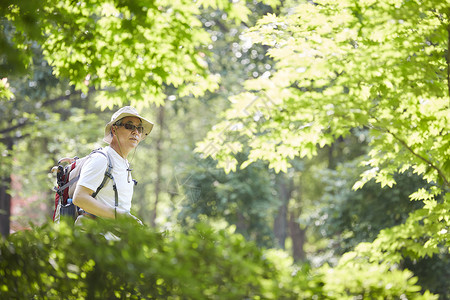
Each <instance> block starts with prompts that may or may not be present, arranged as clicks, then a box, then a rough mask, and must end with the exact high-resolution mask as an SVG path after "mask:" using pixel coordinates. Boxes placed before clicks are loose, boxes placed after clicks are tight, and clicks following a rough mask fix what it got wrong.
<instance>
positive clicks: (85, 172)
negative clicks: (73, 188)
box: [78, 146, 134, 212]
mask: <svg viewBox="0 0 450 300" xmlns="http://www.w3.org/2000/svg"><path fill="white" fill-rule="evenodd" d="M104 151H106V152H107V153H108V154H109V157H110V159H111V163H112V166H113V167H112V176H113V177H114V181H115V182H116V186H117V192H118V195H119V205H118V207H120V208H122V209H125V210H126V211H128V212H129V211H130V209H131V199H132V197H133V188H134V182H133V178H131V174H130V177H129V178H128V171H127V169H128V161H127V160H126V159H124V158H122V157H121V156H120V155H119V154H118V153H117V152H116V151H115V150H114V149H113V148H111V147H109V146H107V147H105V148H104ZM107 165H108V159H107V158H106V157H105V156H104V155H103V154H101V153H93V154H91V157H90V158H89V159H88V160H87V161H86V162H85V163H84V165H83V168H82V169H81V172H80V179H79V180H78V184H79V185H82V186H84V187H87V188H88V189H90V190H93V191H94V192H95V191H96V190H97V188H98V187H99V185H100V184H101V183H102V181H103V178H104V177H105V171H106V168H107ZM95 198H96V199H97V200H98V201H101V202H103V203H104V204H106V205H109V206H111V207H114V206H115V194H114V190H113V182H112V180H111V179H108V181H107V182H106V184H105V186H104V187H103V188H102V189H101V190H100V192H99V193H98V194H97V196H96V197H95Z"/></svg>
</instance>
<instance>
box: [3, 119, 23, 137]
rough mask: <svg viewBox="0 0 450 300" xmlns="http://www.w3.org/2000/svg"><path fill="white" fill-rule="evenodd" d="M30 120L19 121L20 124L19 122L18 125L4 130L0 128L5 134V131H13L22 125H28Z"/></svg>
mask: <svg viewBox="0 0 450 300" xmlns="http://www.w3.org/2000/svg"><path fill="white" fill-rule="evenodd" d="M29 121H30V120H29V119H25V121H23V122H19V124H17V125H14V126H11V127H9V128H6V129H3V130H0V134H5V133H8V132H11V131H13V130H16V129H19V128H20V127H23V126H25V125H27V124H28V123H29Z"/></svg>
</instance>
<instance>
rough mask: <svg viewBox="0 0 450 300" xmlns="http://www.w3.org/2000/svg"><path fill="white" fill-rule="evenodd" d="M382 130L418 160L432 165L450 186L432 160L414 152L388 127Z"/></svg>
mask: <svg viewBox="0 0 450 300" xmlns="http://www.w3.org/2000/svg"><path fill="white" fill-rule="evenodd" d="M384 131H385V132H386V133H389V134H390V135H392V136H393V137H394V138H395V139H396V140H397V141H399V142H400V144H402V145H403V147H405V148H406V149H407V150H408V151H409V152H411V154H412V155H414V156H415V157H417V158H419V159H420V160H423V161H424V162H426V163H427V164H428V165H429V166H430V167H432V168H433V169H435V170H436V171H437V172H438V174H439V176H440V177H441V178H442V180H444V182H445V185H447V186H450V184H449V181H448V179H447V177H445V174H444V172H442V170H441V169H439V168H438V167H437V166H436V165H435V164H433V162H431V161H430V160H429V159H426V158H425V157H423V156H422V155H420V154H418V153H416V152H414V150H413V149H412V148H411V147H410V146H408V144H407V143H406V142H405V141H404V140H402V139H401V138H399V137H398V136H397V135H396V134H395V133H393V132H391V131H390V130H389V129H384Z"/></svg>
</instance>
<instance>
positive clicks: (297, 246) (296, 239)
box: [289, 211, 306, 261]
mask: <svg viewBox="0 0 450 300" xmlns="http://www.w3.org/2000/svg"><path fill="white" fill-rule="evenodd" d="M298 215H299V214H298V212H294V211H291V212H290V213H289V233H290V236H291V239H292V257H293V258H294V260H295V261H298V260H305V258H306V253H305V250H304V245H305V242H306V237H305V233H306V230H304V229H301V228H300V224H299V223H298Z"/></svg>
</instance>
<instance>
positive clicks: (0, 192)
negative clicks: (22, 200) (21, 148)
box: [0, 137, 13, 237]
mask: <svg viewBox="0 0 450 300" xmlns="http://www.w3.org/2000/svg"><path fill="white" fill-rule="evenodd" d="M2 142H3V143H4V144H5V145H6V149H7V150H8V155H7V157H5V160H6V161H7V162H6V165H7V167H6V168H4V169H5V170H7V172H8V171H9V172H8V174H1V176H0V178H1V182H0V233H1V235H2V236H3V237H7V236H8V235H9V231H10V217H11V194H10V192H9V190H10V189H11V168H12V166H11V165H10V163H9V158H10V157H9V156H10V153H11V150H12V146H13V139H12V138H10V137H8V138H5V139H3V140H2Z"/></svg>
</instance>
